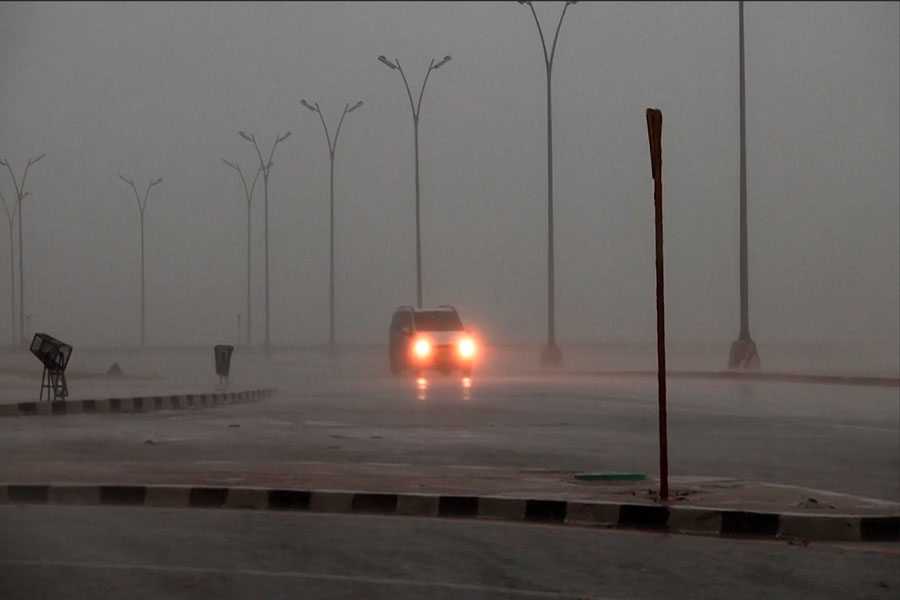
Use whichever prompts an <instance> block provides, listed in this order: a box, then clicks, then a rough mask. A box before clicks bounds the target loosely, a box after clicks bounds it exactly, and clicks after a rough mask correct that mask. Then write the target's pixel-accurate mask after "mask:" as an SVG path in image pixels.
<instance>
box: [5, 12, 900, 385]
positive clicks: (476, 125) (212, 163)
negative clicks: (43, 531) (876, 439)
mask: <svg viewBox="0 0 900 600" xmlns="http://www.w3.org/2000/svg"><path fill="white" fill-rule="evenodd" d="M535 8H536V10H537V14H538V16H539V17H540V19H541V21H542V26H543V29H544V34H545V36H547V35H550V36H551V37H552V32H553V30H554V29H555V26H556V22H557V19H558V17H559V14H560V11H561V10H562V3H561V2H560V3H558V2H538V3H535ZM568 10H569V12H568V13H567V16H566V20H565V21H564V22H563V24H562V27H561V30H560V35H559V41H558V44H557V49H556V55H555V60H554V66H553V127H554V128H553V155H554V219H555V234H554V235H555V253H556V260H555V268H556V287H555V295H556V338H557V341H558V343H559V344H560V346H562V347H563V348H564V347H565V345H566V344H608V343H619V342H634V343H652V342H653V341H655V339H656V338H655V336H656V320H655V319H656V314H655V302H656V298H655V283H656V282H655V270H654V237H653V236H654V231H653V186H652V180H651V178H650V159H649V149H648V143H647V130H646V122H645V119H644V112H645V110H646V108H647V107H656V108H659V109H661V110H662V113H663V117H664V119H663V133H662V152H663V159H662V165H663V187H664V211H665V212H664V214H665V216H664V226H665V234H664V235H665V266H666V279H665V284H666V326H667V327H666V336H667V339H668V340H669V342H670V343H672V344H718V343H721V344H725V345H727V344H728V343H730V342H731V341H733V340H734V339H736V338H737V335H738V330H739V325H740V322H739V316H740V312H739V308H740V304H739V279H738V202H739V193H740V189H739V137H738V136H739V89H738V4H737V3H736V2H734V3H628V2H625V3H588V2H582V3H579V4H578V5H576V6H573V7H570V8H569V9H568ZM744 10H745V36H746V38H745V44H746V46H745V48H746V77H747V168H748V185H747V188H748V229H749V313H750V332H751V334H752V336H753V338H754V340H755V341H756V343H757V344H758V345H759V347H760V352H761V356H762V360H763V364H765V361H766V354H765V348H766V344H780V345H798V346H803V345H813V346H815V345H817V344H822V345H831V346H837V347H846V348H853V347H856V346H860V345H861V346H866V347H872V348H878V349H880V351H882V352H884V353H885V354H884V355H883V357H882V358H884V359H885V360H887V361H888V363H889V364H893V365H896V366H897V368H900V274H898V273H900V114H898V113H900V110H898V108H900V82H898V80H900V76H898V73H900V5H898V4H896V3H887V4H881V3H753V2H749V3H745V6H744ZM536 29H537V28H536V27H535V23H534V20H533V17H532V15H531V14H530V11H528V9H527V8H526V7H522V6H519V5H518V4H516V3H513V2H484V3H480V2H478V3H474V2H463V3H449V2H446V3H445V2H427V3H390V2H372V3H369V2H341V3H316V2H310V3H284V4H279V3H253V4H250V3H166V2H159V3H107V4H104V3H90V2H75V3H19V2H6V3H0V40H2V41H0V48H2V50H0V72H2V73H3V74H4V75H5V77H4V82H3V92H4V93H3V94H2V96H0V158H3V159H8V160H9V163H10V166H11V167H12V169H13V172H14V173H15V175H16V177H17V178H21V175H22V172H23V170H24V168H25V165H26V163H27V161H28V159H29V158H36V157H38V156H40V155H42V154H44V153H46V156H45V157H44V158H43V159H42V160H40V161H39V162H38V163H36V164H34V165H33V166H32V167H31V169H30V170H29V173H28V181H27V191H28V197H27V198H26V199H25V200H24V202H23V207H24V212H23V220H22V227H23V242H24V257H23V260H24V267H25V269H24V276H25V289H24V295H25V313H24V314H25V316H27V317H29V318H28V325H27V332H26V333H27V334H28V335H31V334H33V333H34V332H36V331H41V332H46V333H49V334H50V335H53V336H54V337H57V338H59V339H62V340H65V341H66V342H68V343H70V344H72V345H73V346H74V347H75V348H76V351H77V348H78V347H80V346H113V345H137V344H139V340H140V321H139V319H140V219H139V211H138V208H137V207H136V206H135V204H136V203H135V198H134V194H133V191H132V190H131V189H130V188H129V186H127V185H126V184H125V183H123V181H121V179H120V177H119V176H120V175H121V176H124V177H126V178H130V179H132V180H133V181H134V183H135V186H136V188H137V190H138V191H139V192H140V193H141V194H143V192H144V190H145V189H146V186H147V185H148V184H149V183H150V181H151V180H154V179H156V178H162V179H163V180H162V182H160V183H159V185H157V186H154V187H153V189H152V191H151V192H150V195H149V199H148V203H147V207H146V214H145V222H144V226H145V242H146V248H145V258H146V302H147V307H146V308H147V311H146V312H147V345H148V346H161V345H192V344H197V345H199V344H209V343H219V342H222V341H226V340H229V341H230V343H239V342H241V340H240V338H239V334H238V318H239V315H240V317H241V318H242V319H246V286H247V282H246V272H247V265H246V256H247V247H246V244H247V222H246V218H247V206H246V201H245V197H244V190H243V187H242V185H241V181H240V179H239V177H238V176H237V174H236V173H235V172H234V171H233V170H232V169H230V168H228V166H227V165H225V164H223V162H222V159H223V158H224V159H226V160H228V161H231V162H233V163H235V164H240V166H241V168H242V170H243V171H244V173H245V175H247V176H248V177H249V178H250V179H252V177H253V174H254V173H255V170H256V168H257V167H258V164H259V161H258V159H257V156H256V153H255V150H254V148H253V146H252V144H250V143H248V142H247V141H246V140H244V139H242V138H241V137H240V136H239V135H238V132H239V131H245V132H248V133H251V134H253V135H254V136H255V137H256V139H257V140H258V142H259V145H260V148H261V149H262V150H263V151H264V152H266V153H267V152H268V150H269V149H270V148H271V146H272V143H273V142H274V140H275V139H276V136H280V135H283V134H284V133H285V132H288V131H289V132H291V136H290V137H289V138H287V139H285V140H284V141H283V142H281V143H280V144H279V145H278V147H277V150H276V152H275V155H274V159H273V166H272V169H271V178H270V180H269V194H268V195H269V198H268V199H269V247H270V250H269V252H270V254H269V260H270V265H269V266H270V294H271V299H270V302H271V305H270V306H271V337H272V343H273V344H274V345H308V344H321V343H324V342H326V341H327V339H328V308H329V307H328V299H329V296H328V281H329V279H328V274H329V263H328V261H329V246H328V244H329V237H328V235H329V227H328V224H329V222H328V215H329V213H328V211H329V204H328V202H329V156H328V146H327V143H326V138H325V133H324V130H323V129H322V123H321V122H320V120H319V116H318V115H317V114H315V113H313V112H310V111H309V110H307V108H305V107H304V106H302V105H301V104H300V100H301V99H304V100H306V101H307V102H311V103H313V104H315V103H318V104H319V106H320V107H321V110H322V114H323V117H324V119H325V121H326V123H327V126H328V128H329V131H330V133H331V135H332V137H333V136H334V133H335V128H336V126H337V123H338V121H339V119H340V117H341V111H342V110H343V109H344V107H345V106H348V105H349V106H353V105H354V104H355V103H356V102H358V101H363V105H362V106H360V107H359V108H358V110H355V111H354V112H353V113H352V114H348V115H347V116H346V118H345V119H344V121H343V124H342V128H341V133H340V137H339V139H338V142H337V146H336V152H335V175H334V177H335V181H334V195H335V274H336V280H335V286H336V297H335V302H336V332H337V341H338V342H339V343H364V344H378V343H386V338H387V329H388V324H389V321H390V316H391V312H392V311H393V309H394V308H395V307H396V306H399V305H405V304H414V303H415V293H416V276H415V275H416V274H415V237H414V236H415V226H414V220H413V219H414V212H413V201H414V193H415V192H414V149H413V123H412V121H413V120H412V115H411V111H410V105H409V99H408V98H407V94H406V89H405V88H404V85H403V82H402V80H401V77H400V75H399V74H398V73H397V72H396V71H393V70H391V69H389V68H388V67H387V66H385V65H383V64H381V63H379V61H378V60H377V57H378V56H379V55H385V56H387V57H388V58H389V59H391V60H395V59H396V60H399V62H400V63H401V64H402V65H403V68H404V70H405V73H406V75H407V77H408V78H409V85H410V87H411V89H412V90H414V93H417V92H418V90H419V89H420V86H421V84H422V80H423V77H424V76H425V72H426V70H427V67H428V63H429V61H430V60H431V59H432V58H434V59H436V60H440V59H441V58H442V57H444V56H446V55H449V56H452V60H451V61H450V62H449V63H447V64H446V65H445V66H442V67H441V69H440V70H438V71H434V72H432V73H431V74H430V75H429V79H428V84H427V88H426V89H425V91H424V94H423V99H422V108H421V120H420V123H419V142H420V148H419V151H420V161H421V162H420V170H421V210H422V255H423V256H422V258H423V288H424V304H425V305H426V306H433V305H438V304H452V305H454V306H456V308H457V309H458V310H459V311H460V315H461V317H462V319H463V321H464V323H465V324H466V325H468V326H471V327H473V328H475V329H476V330H478V331H479V332H481V334H482V335H483V337H484V338H485V339H487V340H491V341H496V342H521V343H534V344H540V343H542V342H543V341H544V340H545V339H546V335H547V305H546V302H547V256H546V253H547V171H546V168H547V167H546V160H547V159H546V150H547V148H546V121H545V118H546V80H545V72H544V64H543V60H544V58H543V53H542V50H541V45H540V39H539V37H538V32H537V30H536ZM548 31H549V32H550V33H549V34H548ZM548 43H549V40H548ZM260 179H262V178H260ZM0 192H2V193H3V195H4V197H5V198H6V201H7V202H8V203H10V204H12V203H13V202H14V201H15V189H14V187H13V183H12V180H11V178H10V177H9V173H8V172H7V171H6V168H5V167H0ZM251 209H252V231H251V234H252V244H251V251H252V256H251V260H252V275H253V278H252V288H253V289H252V309H251V313H252V327H253V334H252V335H253V339H252V342H253V343H254V344H259V343H261V342H262V340H263V337H264V311H265V308H264V301H265V300H264V285H263V273H264V264H263V238H264V231H263V184H262V181H261V180H260V182H259V183H258V184H257V186H256V189H255V194H254V197H253V201H252V205H251ZM4 216H5V215H4ZM3 223H4V225H5V224H6V223H7V221H6V220H3ZM17 227H18V222H16V230H15V231H14V236H15V243H16V246H15V248H14V252H15V254H14V259H15V266H14V269H15V276H16V280H15V284H14V285H15V289H14V290H11V287H10V273H9V268H10V267H9V259H10V254H9V253H10V247H9V237H8V236H9V229H8V227H5V226H4V227H0V345H7V344H9V343H10V341H11V338H12V331H11V326H12V324H11V323H10V320H11V307H10V301H11V299H10V295H11V291H14V292H15V298H14V300H13V301H14V302H15V305H16V323H15V328H16V330H17V331H18V327H19V325H18V319H19V313H18V310H19V309H18V295H19V287H18V260H19V256H18V231H17ZM243 323H244V325H242V331H241V334H240V335H244V334H243V327H244V326H245V324H246V321H243ZM245 341H246V340H243V342H245ZM723 360H724V357H723Z"/></svg>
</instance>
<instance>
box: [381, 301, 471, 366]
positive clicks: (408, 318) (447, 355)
mask: <svg viewBox="0 0 900 600" xmlns="http://www.w3.org/2000/svg"><path fill="white" fill-rule="evenodd" d="M476 352H477V347H476V344H475V339H474V338H473V337H472V335H471V334H470V332H468V331H466V329H465V328H464V327H463V324H462V321H461V320H460V318H459V314H457V312H456V309H455V308H453V307H452V306H448V305H443V306H439V307H437V308H433V309H424V308H413V307H412V306H401V307H399V308H398V309H397V310H395V311H394V316H393V318H392V319H391V330H390V339H389V342H388V355H389V358H390V363H391V373H393V374H394V375H399V374H400V373H402V372H403V371H412V372H413V373H415V374H417V375H418V374H422V373H424V372H425V371H429V370H436V371H441V372H443V373H450V372H451V371H454V370H459V371H460V372H462V374H463V375H469V374H471V372H472V365H473V363H474V360H475V354H476Z"/></svg>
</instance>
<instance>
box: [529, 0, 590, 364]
mask: <svg viewBox="0 0 900 600" xmlns="http://www.w3.org/2000/svg"><path fill="white" fill-rule="evenodd" d="M518 1H519V4H527V5H528V8H530V9H531V14H532V15H534V22H535V23H536V24H537V28H538V34H539V35H540V36H541V48H542V49H543V50H544V67H546V72H547V346H546V347H545V348H544V349H543V351H542V352H541V362H542V363H543V364H546V365H561V364H562V351H561V350H560V349H559V347H558V346H557V345H556V324H555V297H554V293H555V292H554V286H555V283H554V277H553V110H552V95H551V76H552V74H553V58H554V56H555V55H556V42H557V40H558V39H559V30H560V27H562V22H563V18H564V17H565V16H566V11H567V10H568V8H569V6H570V5H572V4H576V2H573V1H572V0H568V1H567V2H566V3H565V5H564V6H563V10H562V14H561V15H560V16H559V23H557V25H556V34H555V35H554V36H553V46H552V47H551V48H550V52H549V53H548V52H547V42H546V40H545V39H544V30H543V29H542V28H541V22H540V20H538V17H537V12H535V10H534V6H533V5H532V3H531V2H527V1H523V0H518Z"/></svg>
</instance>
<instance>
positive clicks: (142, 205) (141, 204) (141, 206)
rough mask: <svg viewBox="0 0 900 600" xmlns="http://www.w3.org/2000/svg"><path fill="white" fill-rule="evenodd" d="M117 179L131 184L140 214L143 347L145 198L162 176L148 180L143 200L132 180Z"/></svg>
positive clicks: (144, 318)
mask: <svg viewBox="0 0 900 600" xmlns="http://www.w3.org/2000/svg"><path fill="white" fill-rule="evenodd" d="M119 179H121V180H122V181H124V182H125V183H127V184H128V185H130V186H131V189H132V190H133V191H134V199H135V200H136V201H137V205H138V210H139V211H140V215H141V348H143V347H144V342H145V339H146V337H145V334H146V312H145V310H144V211H145V210H146V208H147V198H148V197H149V196H150V190H151V189H152V188H153V186H155V185H157V184H159V183H161V182H162V177H157V178H156V179H153V180H151V181H150V183H149V184H148V185H147V189H146V191H145V192H144V198H143V200H141V196H140V194H138V190H137V186H136V185H134V181H132V180H131V179H129V178H127V177H124V176H122V175H119Z"/></svg>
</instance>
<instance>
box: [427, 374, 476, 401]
mask: <svg viewBox="0 0 900 600" xmlns="http://www.w3.org/2000/svg"><path fill="white" fill-rule="evenodd" d="M430 384H431V382H430V381H429V380H428V378H426V377H417V378H416V400H417V401H418V402H425V401H427V400H428V390H429V387H430ZM440 387H441V388H442V389H448V387H449V386H443V385H442V386H440ZM458 389H459V392H460V398H461V399H462V401H463V402H468V401H470V400H471V399H472V378H471V377H461V378H460V380H459V387H458Z"/></svg>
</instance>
